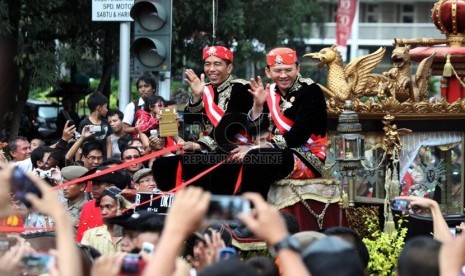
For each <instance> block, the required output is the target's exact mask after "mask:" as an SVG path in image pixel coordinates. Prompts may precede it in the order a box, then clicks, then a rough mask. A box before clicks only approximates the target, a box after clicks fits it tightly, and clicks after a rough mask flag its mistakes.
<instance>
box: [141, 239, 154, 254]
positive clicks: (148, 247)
mask: <svg viewBox="0 0 465 276" xmlns="http://www.w3.org/2000/svg"><path fill="white" fill-rule="evenodd" d="M154 250H155V245H153V243H151V242H143V243H142V249H141V250H140V251H141V252H145V253H147V254H153V251H154Z"/></svg>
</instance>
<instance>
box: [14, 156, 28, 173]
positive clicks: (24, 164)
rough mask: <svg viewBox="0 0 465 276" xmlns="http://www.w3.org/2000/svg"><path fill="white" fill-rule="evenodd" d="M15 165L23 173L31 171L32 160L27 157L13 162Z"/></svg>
mask: <svg viewBox="0 0 465 276" xmlns="http://www.w3.org/2000/svg"><path fill="white" fill-rule="evenodd" d="M14 165H15V167H18V168H19V169H20V170H21V171H22V172H23V173H26V174H27V173H30V172H32V161H31V158H27V159H24V160H21V161H16V162H14Z"/></svg>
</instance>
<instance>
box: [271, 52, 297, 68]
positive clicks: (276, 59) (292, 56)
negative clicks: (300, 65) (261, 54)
mask: <svg viewBox="0 0 465 276" xmlns="http://www.w3.org/2000/svg"><path fill="white" fill-rule="evenodd" d="M296 62H297V54H296V52H295V51H294V50H292V49H290V48H275V49H273V50H271V51H270V52H269V53H268V54H266V63H267V64H268V65H269V66H275V65H279V64H287V65H292V64H294V63H296Z"/></svg>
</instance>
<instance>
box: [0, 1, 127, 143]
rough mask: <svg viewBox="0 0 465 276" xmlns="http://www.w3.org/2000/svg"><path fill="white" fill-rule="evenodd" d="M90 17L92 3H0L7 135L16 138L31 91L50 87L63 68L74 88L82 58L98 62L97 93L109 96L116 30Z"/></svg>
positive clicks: (0, 109)
mask: <svg viewBox="0 0 465 276" xmlns="http://www.w3.org/2000/svg"><path fill="white" fill-rule="evenodd" d="M90 16H91V1H80V0H54V1H48V0H35V1H28V0H0V45H2V46H4V47H0V59H2V58H3V59H2V61H5V62H2V64H1V65H0V119H1V120H0V128H1V127H5V125H2V124H3V123H4V122H3V117H4V114H5V113H6V112H8V111H10V112H13V114H14V117H13V120H12V122H10V123H11V125H9V127H10V134H11V135H15V134H17V133H18V129H19V121H20V117H21V114H22V113H23V109H24V106H25V103H26V101H27V98H28V95H29V91H30V90H31V88H47V87H50V86H53V85H55V84H56V83H57V81H58V80H59V78H60V77H61V76H60V68H61V66H62V65H63V64H65V65H66V67H67V68H69V69H70V71H71V74H70V78H71V79H70V81H71V82H73V81H74V78H75V76H76V75H77V74H76V73H77V66H78V64H79V62H80V61H81V60H82V58H83V57H84V56H85V55H87V56H90V57H92V58H95V57H96V55H97V54H99V55H101V56H102V57H103V67H102V68H103V69H102V76H103V77H102V79H103V80H104V81H103V82H102V84H104V85H101V87H100V90H102V92H105V91H107V94H109V84H110V77H109V76H107V75H109V74H108V73H107V72H108V71H110V72H111V70H112V66H113V64H114V63H115V62H116V61H115V60H114V58H113V57H114V56H115V55H114V52H117V43H114V41H117V40H118V38H117V37H116V38H115V37H114V36H115V35H114V34H115V33H116V34H117V33H118V32H117V30H118V29H117V28H118V24H117V23H107V22H105V23H94V22H92V21H91V18H90ZM105 85H106V86H105Z"/></svg>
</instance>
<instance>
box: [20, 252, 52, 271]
mask: <svg viewBox="0 0 465 276" xmlns="http://www.w3.org/2000/svg"><path fill="white" fill-rule="evenodd" d="M54 261H55V259H54V257H53V256H51V255H48V254H43V253H26V254H24V255H23V257H22V258H21V261H20V263H19V269H20V272H21V273H20V275H42V274H45V273H47V272H48V268H47V267H48V265H49V264H50V263H53V262H54Z"/></svg>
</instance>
